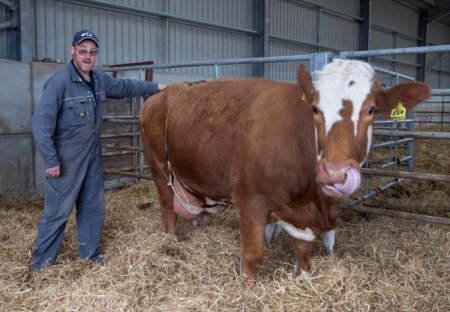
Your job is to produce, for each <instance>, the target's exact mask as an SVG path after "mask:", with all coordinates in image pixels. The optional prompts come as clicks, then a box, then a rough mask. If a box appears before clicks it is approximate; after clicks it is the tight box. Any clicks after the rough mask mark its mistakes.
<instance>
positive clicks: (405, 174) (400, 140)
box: [102, 45, 450, 224]
mask: <svg viewBox="0 0 450 312" xmlns="http://www.w3.org/2000/svg"><path fill="white" fill-rule="evenodd" d="M437 52H450V45H441V46H431V47H414V48H401V49H383V50H372V51H343V52H341V53H340V54H339V55H334V54H333V53H331V52H325V53H312V54H309V55H295V56H280V57H261V58H241V59H227V60H215V61H202V62H184V63H176V64H161V65H155V64H153V65H141V66H131V67H130V66H128V67H115V68H114V69H111V68H104V70H105V71H129V70H140V71H141V76H143V72H144V71H145V70H146V69H170V68H181V67H198V66H214V69H215V74H214V77H215V78H217V77H218V76H219V66H225V65H236V64H250V63H272V62H290V61H306V62H309V63H310V64H309V68H310V71H313V70H315V69H319V68H321V66H322V65H325V63H326V62H328V61H329V60H331V59H332V58H333V57H340V58H357V57H370V56H381V55H400V54H421V53H437ZM375 69H376V70H377V71H380V72H382V73H386V74H390V75H393V76H394V77H395V78H396V80H397V82H398V79H399V78H402V79H406V80H414V79H413V77H410V76H406V75H402V74H399V73H396V72H392V71H389V70H385V69H382V68H375ZM432 92H433V95H436V96H441V95H442V96H445V95H449V94H450V89H443V90H439V89H434V90H432ZM141 104H142V101H141ZM136 115H137V114H135V115H134V116H105V118H104V121H105V122H109V123H117V124H131V125H133V127H134V126H135V125H136V123H137V122H138V118H137V116H136ZM413 123H414V120H413V119H407V120H403V121H395V120H383V121H376V123H375V124H376V125H378V126H379V127H381V126H382V125H384V128H387V129H374V131H373V135H374V136H376V137H387V138H389V139H388V141H384V142H381V143H376V144H374V145H373V146H372V149H374V148H382V147H390V148H391V149H393V150H394V149H395V150H397V149H398V148H399V147H401V146H404V145H406V146H407V149H408V155H407V156H406V157H402V158H398V159H397V160H395V161H393V162H392V161H391V162H388V163H385V164H383V165H382V166H384V167H390V166H395V165H396V164H397V163H398V162H409V161H412V158H413V153H412V152H413V143H414V141H413V140H414V139H415V138H421V139H449V138H450V132H425V131H411V130H412V129H413V128H414V125H413ZM401 125H404V126H401ZM411 125H412V126H411ZM402 127H403V128H405V129H408V131H406V130H405V129H403V128H402ZM120 137H133V138H134V139H137V138H139V137H140V136H139V132H137V133H136V132H135V133H130V132H118V133H110V134H103V135H102V138H120ZM139 141H140V140H139ZM103 147H104V148H110V149H113V148H117V149H119V150H120V152H118V153H119V154H120V153H124V154H125V153H134V154H139V155H140V156H139V161H136V163H135V170H134V171H135V172H128V171H124V170H117V169H105V170H104V171H105V173H106V174H112V175H122V176H127V177H133V178H138V179H151V177H150V175H149V174H146V170H147V169H148V168H144V162H143V153H142V148H141V146H140V143H136V142H134V146H119V145H112V144H109V145H108V144H104V145H103ZM111 154H112V153H110V154H109V155H111ZM107 155H108V154H107ZM136 159H137V157H136ZM411 168H412V166H409V164H408V169H409V170H411ZM362 173H363V174H365V175H368V176H371V175H377V176H384V177H392V178H394V179H393V180H391V181H390V182H388V183H386V184H384V185H381V186H377V187H375V188H373V189H372V190H370V191H369V192H366V194H364V195H363V196H361V197H360V198H358V199H354V200H350V201H348V202H346V203H345V204H344V206H345V207H347V209H350V210H356V211H361V212H368V213H376V214H382V215H389V216H396V217H402V218H408V219H415V220H418V221H425V222H434V223H442V224H450V219H446V218H438V217H432V216H418V215H414V214H410V213H406V212H398V211H394V212H392V211H390V210H388V211H386V210H383V209H374V208H361V207H355V205H356V204H359V203H361V202H363V201H364V200H366V199H368V198H370V197H372V196H374V195H376V194H378V193H380V192H383V191H384V190H386V189H388V188H391V187H393V186H394V185H396V184H398V183H400V182H401V181H403V180H404V179H418V180H426V181H438V182H450V176H449V175H441V174H431V173H417V172H411V171H398V170H385V169H383V170H381V169H373V168H363V169H362Z"/></svg>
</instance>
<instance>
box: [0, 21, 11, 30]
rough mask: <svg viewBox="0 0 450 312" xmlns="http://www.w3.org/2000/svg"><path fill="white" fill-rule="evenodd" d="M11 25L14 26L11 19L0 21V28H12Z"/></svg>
mask: <svg viewBox="0 0 450 312" xmlns="http://www.w3.org/2000/svg"><path fill="white" fill-rule="evenodd" d="M13 27H14V22H13V21H12V20H9V21H4V22H1V23H0V30H3V29H8V28H13Z"/></svg>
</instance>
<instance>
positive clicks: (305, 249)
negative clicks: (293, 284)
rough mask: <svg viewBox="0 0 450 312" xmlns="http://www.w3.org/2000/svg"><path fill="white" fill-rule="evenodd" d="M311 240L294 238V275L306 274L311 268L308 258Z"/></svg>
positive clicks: (309, 256)
mask: <svg viewBox="0 0 450 312" xmlns="http://www.w3.org/2000/svg"><path fill="white" fill-rule="evenodd" d="M311 251H312V242H307V241H304V240H301V239H294V253H295V259H296V263H295V275H297V276H298V275H300V276H308V275H309V271H310V269H311V265H310V262H309V259H310V258H311Z"/></svg>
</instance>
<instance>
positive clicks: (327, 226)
mask: <svg viewBox="0 0 450 312" xmlns="http://www.w3.org/2000/svg"><path fill="white" fill-rule="evenodd" d="M315 204H316V205H317V207H318V209H319V210H320V211H321V213H322V216H323V228H322V230H323V232H322V234H321V238H322V244H323V247H324V248H325V252H326V254H327V255H329V256H333V255H334V242H335V236H336V231H335V230H334V229H335V228H336V216H337V207H338V204H339V202H338V200H337V199H336V198H332V197H329V196H326V195H325V194H322V193H319V194H317V197H316V199H315Z"/></svg>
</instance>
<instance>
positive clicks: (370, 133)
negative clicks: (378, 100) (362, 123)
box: [360, 125, 372, 167]
mask: <svg viewBox="0 0 450 312" xmlns="http://www.w3.org/2000/svg"><path fill="white" fill-rule="evenodd" d="M371 146H372V125H370V126H369V127H368V128H367V150H366V157H367V155H369V152H370V147H371ZM366 157H364V159H363V161H362V162H361V164H360V165H361V167H362V165H363V164H364V163H365V162H366Z"/></svg>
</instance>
